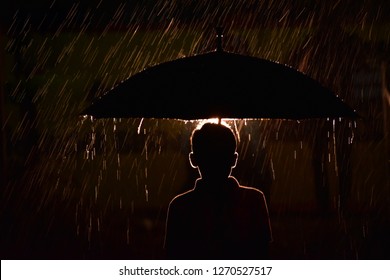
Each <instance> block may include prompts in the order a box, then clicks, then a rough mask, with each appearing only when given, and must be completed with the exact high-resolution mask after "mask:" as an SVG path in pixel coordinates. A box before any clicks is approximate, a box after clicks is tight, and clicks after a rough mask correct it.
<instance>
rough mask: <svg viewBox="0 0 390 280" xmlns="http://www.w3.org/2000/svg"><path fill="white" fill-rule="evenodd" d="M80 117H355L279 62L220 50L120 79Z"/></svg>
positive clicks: (326, 92)
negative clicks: (121, 80) (120, 80)
mask: <svg viewBox="0 0 390 280" xmlns="http://www.w3.org/2000/svg"><path fill="white" fill-rule="evenodd" d="M81 114H82V115H89V116H93V117H95V118H138V117H144V118H173V119H183V120H194V119H208V118H248V119H250V118H254V119H258V118H277V119H305V118H338V117H343V118H357V117H358V115H357V114H356V113H355V111H354V110H353V109H351V108H350V107H349V106H347V105H346V104H345V103H344V102H343V101H342V100H341V99H340V98H338V97H337V96H336V95H335V94H334V93H333V92H332V91H331V90H329V89H328V88H326V87H324V86H322V85H321V84H320V83H319V82H317V81H316V80H314V79H312V78H311V77H309V76H308V75H305V74H304V73H302V72H299V71H298V70H296V69H294V68H292V67H290V66H287V65H284V64H280V63H277V62H273V61H269V60H265V59H261V58H257V57H252V56H246V55H241V54H236V53H230V52H226V51H223V50H222V49H220V48H219V49H218V50H216V51H213V52H208V53H204V54H200V55H194V56H189V57H185V58H180V59H176V60H173V61H169V62H165V63H161V64H158V65H156V66H153V67H149V68H146V69H145V70H143V71H141V72H139V73H137V74H135V75H133V76H131V77H130V78H128V79H126V80H124V81H123V82H121V83H120V84H118V85H116V86H115V87H114V88H112V89H111V90H109V91H108V92H107V93H106V94H104V95H103V96H101V97H100V98H98V99H97V100H95V101H94V102H93V103H92V105H91V106H89V107H88V108H86V109H85V110H84V111H83V112H82V113H81Z"/></svg>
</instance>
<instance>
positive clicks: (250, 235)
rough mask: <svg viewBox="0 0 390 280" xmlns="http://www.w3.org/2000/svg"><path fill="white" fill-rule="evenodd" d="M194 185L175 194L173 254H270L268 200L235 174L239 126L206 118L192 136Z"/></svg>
mask: <svg viewBox="0 0 390 280" xmlns="http://www.w3.org/2000/svg"><path fill="white" fill-rule="evenodd" d="M190 140H191V148H192V152H191V153H190V155H189V156H190V163H191V165H192V166H193V167H194V168H197V169H198V171H199V174H200V178H198V179H197V180H196V182H195V186H194V188H193V189H191V190H189V191H187V192H185V193H183V194H180V195H178V196H176V197H175V198H173V199H172V201H171V202H170V204H169V208H168V216H167V223H166V235H165V249H166V252H167V257H168V258H169V259H265V258H267V257H268V246H269V242H270V241H271V240H272V234H271V227H270V222H269V216H268V209H267V203H266V200H265V197H264V194H263V193H262V192H261V191H259V190H258V189H255V188H250V187H244V186H240V185H239V183H238V181H237V180H236V179H235V178H234V177H232V176H230V174H231V171H232V168H234V167H235V164H236V161H237V157H238V154H237V152H236V146H237V142H236V138H235V135H234V133H233V131H232V130H231V129H230V128H229V127H228V126H226V125H224V124H215V123H205V124H204V125H203V126H202V127H201V128H197V129H195V130H194V131H193V133H192V135H191V139H190Z"/></svg>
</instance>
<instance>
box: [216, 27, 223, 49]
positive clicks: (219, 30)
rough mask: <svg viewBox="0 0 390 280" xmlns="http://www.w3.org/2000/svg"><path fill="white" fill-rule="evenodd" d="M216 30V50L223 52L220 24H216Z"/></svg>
mask: <svg viewBox="0 0 390 280" xmlns="http://www.w3.org/2000/svg"><path fill="white" fill-rule="evenodd" d="M215 30H216V32H217V36H216V37H217V52H223V48H222V38H223V28H222V26H218V27H216V28H215Z"/></svg>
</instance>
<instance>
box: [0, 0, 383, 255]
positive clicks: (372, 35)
mask: <svg viewBox="0 0 390 280" xmlns="http://www.w3.org/2000/svg"><path fill="white" fill-rule="evenodd" d="M0 5H1V25H0V44H1V46H2V47H1V53H0V65H1V68H0V70H1V72H0V79H1V94H0V96H1V99H0V101H1V104H0V108H1V128H2V129H1V196H0V199H1V201H0V219H1V220H0V229H1V230H0V232H1V241H0V254H1V259H162V258H164V253H163V251H162V242H163V235H164V223H165V215H166V210H167V206H168V203H169V201H170V199H171V198H172V197H173V196H174V195H176V194H177V193H179V192H181V191H183V190H185V189H187V188H190V187H191V186H192V179H193V177H194V174H193V172H192V170H191V169H190V167H189V163H188V160H187V153H188V137H189V134H190V131H191V129H192V128H193V127H194V125H195V124H194V123H192V122H183V121H179V120H158V119H152V120H147V119H145V120H143V122H142V123H141V120H140V119H128V120H127V119H109V120H97V121H91V120H89V119H83V118H81V117H79V115H78V114H79V112H81V110H82V109H84V108H85V107H86V106H87V105H88V104H90V103H91V102H92V100H93V99H94V98H95V97H97V96H99V95H101V94H103V93H104V92H105V91H106V90H108V89H110V88H111V87H112V86H113V85H115V84H116V83H118V82H119V81H121V80H123V79H125V78H127V77H129V76H131V75H133V74H135V73H137V72H138V71H141V70H142V69H144V68H145V67H147V66H151V65H155V64H157V63H160V62H164V61H169V60H173V59H177V58H179V57H183V56H189V55H194V54H198V53H202V52H206V51H210V50H213V49H214V48H215V31H214V28H215V27H216V26H219V25H220V26H223V27H224V48H225V50H227V51H232V52H237V53H241V54H248V55H252V56H256V57H261V58H265V59H270V60H275V61H279V62H281V63H284V64H287V65H291V66H292V67H294V68H297V69H299V70H301V71H303V72H305V73H307V74H308V75H310V76H311V77H313V78H315V79H317V80H318V81H320V82H321V83H322V84H324V85H325V86H327V87H329V88H331V89H333V90H334V92H335V93H337V94H338V95H339V96H340V97H341V98H342V99H343V100H344V101H345V102H346V103H347V104H349V105H350V106H351V107H353V108H355V109H356V110H357V112H358V113H359V114H360V115H361V116H362V117H363V118H362V119H360V120H357V121H356V122H348V121H346V120H335V121H334V122H333V121H332V120H330V121H327V120H305V121H301V122H299V123H298V122H295V121H294V122H293V121H282V120H252V121H246V122H245V121H243V120H237V121H236V123H235V125H236V126H237V129H238V131H239V133H240V138H241V141H240V145H239V153H240V156H241V158H242V161H241V162H239V164H238V168H239V169H237V171H236V173H235V174H236V175H237V178H238V179H239V180H241V181H242V182H245V183H247V184H251V185H254V186H256V187H259V188H261V189H262V190H263V191H264V192H265V193H266V195H267V197H268V200H269V210H270V217H271V223H272V227H273V234H274V242H273V244H272V246H271V252H270V254H271V255H270V258H272V259H388V258H389V256H390V253H389V250H390V242H389V235H390V210H389V205H390V203H389V202H390V198H389V195H390V184H389V171H390V169H389V167H390V144H389V141H390V139H389V131H390V130H389V128H390V127H389V121H390V117H389V113H390V112H389V109H390V108H389V106H390V94H389V84H390V78H389V71H390V70H387V69H388V68H389V67H390V66H389V49H390V17H389V15H390V5H389V4H388V3H387V1H383V0H382V1H379V0H373V1H350V0H347V1H315V0H307V1H288V0H282V1H254V0H253V1H204V0H201V1H189V0H182V1H179V0H178V1H159V0H157V1H138V0H137V1H119V0H111V1H104V0H101V1H98V0H96V1H78V2H77V1H65V0H47V1H26V0H24V1H8V0H6V1H2V3H1V4H0ZM183 98H188V97H186V95H185V89H183ZM188 102H191V99H190V98H188ZM140 124H141V125H140ZM333 129H334V130H335V134H334V135H335V136H334V137H333V133H332V131H333ZM240 170H246V171H247V172H241V171H240Z"/></svg>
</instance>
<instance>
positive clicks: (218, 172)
mask: <svg viewBox="0 0 390 280" xmlns="http://www.w3.org/2000/svg"><path fill="white" fill-rule="evenodd" d="M236 148H237V141H236V137H235V135H234V133H233V131H232V130H231V129H230V128H229V127H228V126H227V125H225V124H216V123H211V122H207V123H205V124H203V125H202V126H201V127H200V128H196V129H195V130H194V131H193V132H192V135H191V149H192V152H191V154H190V161H191V164H192V166H193V167H197V168H198V169H199V171H200V173H201V175H202V177H203V178H211V177H213V178H214V177H215V178H217V177H218V178H221V177H228V176H229V175H230V172H231V169H232V168H233V167H234V166H235V164H236V161H237V153H236Z"/></svg>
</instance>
